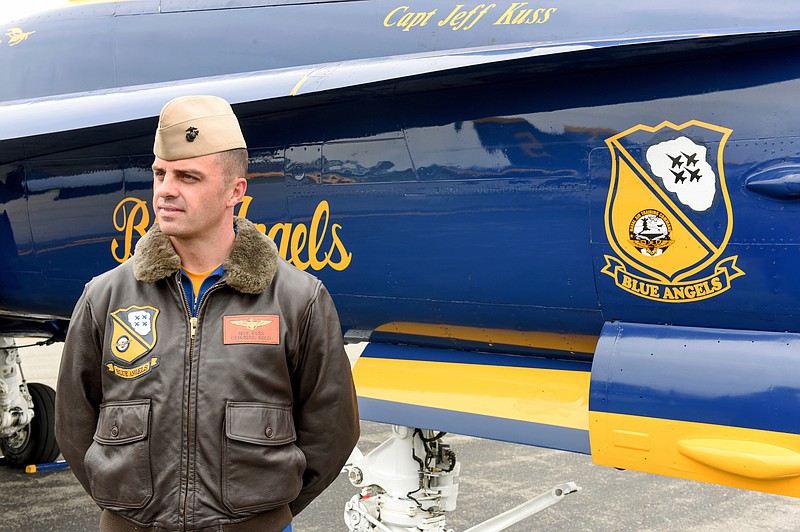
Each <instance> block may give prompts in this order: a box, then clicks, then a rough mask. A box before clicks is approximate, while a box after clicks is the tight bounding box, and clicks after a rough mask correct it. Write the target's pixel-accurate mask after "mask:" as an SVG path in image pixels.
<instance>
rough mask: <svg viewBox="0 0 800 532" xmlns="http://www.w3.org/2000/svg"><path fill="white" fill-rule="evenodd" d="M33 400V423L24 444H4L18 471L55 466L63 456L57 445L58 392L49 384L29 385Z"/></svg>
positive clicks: (6, 456) (5, 453)
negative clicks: (49, 464)
mask: <svg viewBox="0 0 800 532" xmlns="http://www.w3.org/2000/svg"><path fill="white" fill-rule="evenodd" d="M28 391H29V392H30V394H31V399H33V411H34V414H35V415H34V416H33V420H32V421H31V422H30V423H29V424H28V426H27V427H25V428H24V429H22V430H23V433H24V437H23V439H22V440H21V441H20V442H15V443H12V442H11V441H10V440H9V439H4V440H0V450H2V452H3V455H4V456H5V459H6V461H7V462H8V463H9V464H10V465H12V466H14V467H25V466H26V465H29V464H41V463H45V462H52V461H54V460H55V459H56V458H58V455H59V453H60V450H59V448H58V443H57V442H56V431H55V420H56V391H55V390H53V389H52V388H51V387H49V386H47V385H46V384H40V383H38V382H33V383H30V384H28Z"/></svg>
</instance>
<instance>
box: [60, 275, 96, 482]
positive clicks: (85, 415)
mask: <svg viewBox="0 0 800 532" xmlns="http://www.w3.org/2000/svg"><path fill="white" fill-rule="evenodd" d="M101 330H102V328H101V327H98V324H97V322H96V319H95V316H94V314H93V312H92V307H91V303H90V302H89V299H88V296H87V290H84V292H83V295H82V296H81V298H80V299H79V300H78V303H77V304H76V306H75V310H74V311H73V314H72V319H71V320H70V325H69V330H68V331H67V338H66V341H65V342H64V351H63V353H62V356H61V367H60V369H59V375H58V384H57V389H58V393H57V394H56V426H55V429H56V440H57V441H58V445H59V447H60V448H61V452H62V454H63V455H64V458H65V459H66V461H67V463H68V464H69V465H70V468H71V469H72V471H73V473H74V474H75V476H76V477H77V478H78V480H79V481H80V483H81V485H82V486H83V489H85V490H86V492H87V493H89V494H91V490H90V488H89V479H88V477H87V475H86V471H85V469H84V466H83V459H84V455H85V454H86V451H87V450H88V449H89V446H90V445H91V444H92V441H93V440H92V437H93V436H94V432H95V428H96V426H97V418H98V415H99V408H100V403H101V401H102V386H101V382H100V371H101V368H102V363H101V359H102V347H101V340H100V338H101V336H102V333H101V332H100V331H101Z"/></svg>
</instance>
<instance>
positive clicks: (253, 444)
mask: <svg viewBox="0 0 800 532" xmlns="http://www.w3.org/2000/svg"><path fill="white" fill-rule="evenodd" d="M295 439H296V435H295V430H294V422H293V420H292V410H291V407H289V406H283V405H274V404H267V403H245V402H234V401H228V403H227V404H226V405H225V438H224V440H225V441H224V445H223V451H222V453H223V455H222V495H223V499H224V502H225V506H227V507H228V509H229V510H231V511H232V512H257V511H264V510H268V509H271V508H275V507H277V506H280V505H282V504H287V503H289V502H291V501H293V500H294V499H295V498H296V497H297V494H298V493H300V488H302V486H303V471H305V467H306V459H305V456H304V455H303V453H302V452H301V451H300V449H298V448H297V447H296V446H295V445H294V443H293V442H294V441H295Z"/></svg>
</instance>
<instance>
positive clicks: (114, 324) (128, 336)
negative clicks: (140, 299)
mask: <svg viewBox="0 0 800 532" xmlns="http://www.w3.org/2000/svg"><path fill="white" fill-rule="evenodd" d="M158 314H159V310H158V309H157V308H154V307H149V306H144V307H139V306H136V305H132V306H130V307H127V308H123V309H117V310H115V311H113V312H111V313H109V315H108V318H109V321H110V322H111V346H110V347H111V355H112V356H113V357H114V358H115V359H116V360H119V361H120V362H122V364H120V363H112V362H109V363H107V364H106V368H108V370H109V371H111V372H113V373H114V374H116V375H117V376H118V377H122V378H123V379H134V378H136V377H141V376H142V375H145V374H147V373H149V372H150V370H151V369H153V368H154V367H156V366H158V357H150V358H148V359H147V360H146V361H145V362H144V363H143V364H137V365H134V363H136V362H137V361H139V360H140V359H142V358H143V357H144V356H145V355H147V354H148V353H150V351H151V350H152V349H153V348H154V347H155V345H156V341H157V339H158V335H157V333H156V319H157V318H158Z"/></svg>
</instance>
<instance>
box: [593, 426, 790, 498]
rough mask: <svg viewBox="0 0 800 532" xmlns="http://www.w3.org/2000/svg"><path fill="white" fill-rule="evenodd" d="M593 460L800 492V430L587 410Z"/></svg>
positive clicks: (759, 488)
mask: <svg viewBox="0 0 800 532" xmlns="http://www.w3.org/2000/svg"><path fill="white" fill-rule="evenodd" d="M589 419H590V420H591V424H590V430H589V439H590V443H591V449H592V460H593V461H594V463H596V464H600V465H607V466H613V467H618V468H622V469H632V470H636V471H644V472H647V473H656V474H659V475H667V476H671V477H679V478H685V479H690V480H697V481H701V482H710V483H713V484H721V485H725V486H732V487H735V488H743V489H749V490H756V491H763V492H767V493H775V494H778V495H788V496H792V497H800V434H789V433H784V432H771V431H765V430H756V429H745V428H739V427H727V426H722V425H710V424H705V423H693V422H688V421H675V420H670V419H658V418H649V417H641V416H631V415H625V414H611V413H607V412H590V413H589Z"/></svg>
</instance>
